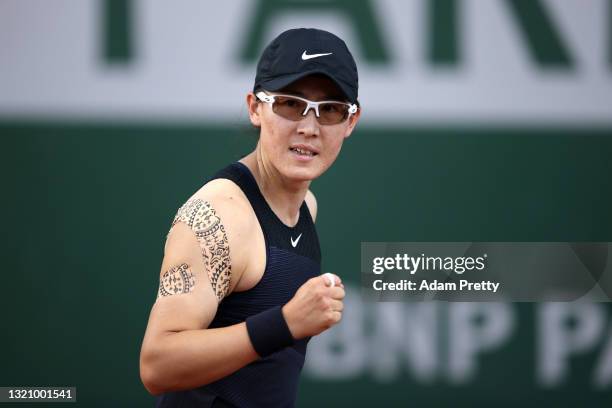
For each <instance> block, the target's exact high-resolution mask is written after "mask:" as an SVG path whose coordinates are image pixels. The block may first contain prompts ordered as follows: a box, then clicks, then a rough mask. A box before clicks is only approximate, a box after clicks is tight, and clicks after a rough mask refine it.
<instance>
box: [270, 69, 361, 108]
mask: <svg viewBox="0 0 612 408" xmlns="http://www.w3.org/2000/svg"><path fill="white" fill-rule="evenodd" d="M314 74H321V75H325V76H326V77H328V78H329V79H331V80H332V81H333V82H334V83H335V84H336V85H337V86H338V88H339V89H340V91H342V93H343V94H344V96H345V97H346V99H347V100H349V101H350V102H355V101H356V99H357V98H356V95H354V92H353V91H352V89H351V87H349V86H347V85H345V84H343V83H342V82H341V81H339V80H337V79H336V78H334V77H333V76H331V75H330V74H329V73H327V72H325V71H324V70H319V69H315V70H311V71H304V72H299V73H297V74H289V75H285V76H280V77H277V78H274V79H271V80H269V81H261V82H260V83H259V86H260V87H261V88H263V89H265V90H267V91H273V92H276V91H279V90H281V89H283V88H284V87H286V86H288V85H290V84H292V83H293V82H295V81H297V80H298V79H302V78H304V77H307V76H308V75H314Z"/></svg>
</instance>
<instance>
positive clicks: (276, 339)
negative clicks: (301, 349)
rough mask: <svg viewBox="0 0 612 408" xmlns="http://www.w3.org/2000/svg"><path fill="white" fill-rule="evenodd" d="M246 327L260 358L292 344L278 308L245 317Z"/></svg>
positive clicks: (290, 336)
mask: <svg viewBox="0 0 612 408" xmlns="http://www.w3.org/2000/svg"><path fill="white" fill-rule="evenodd" d="M246 327H247V331H248V333H249V337H250V338H251V343H253V348H254V349H255V351H256V352H257V354H259V355H260V356H261V357H266V356H269V355H270V354H272V353H274V352H276V351H278V350H280V349H283V348H285V347H287V346H290V345H292V344H293V343H294V339H293V336H292V335H291V331H289V326H287V322H286V321H285V317H284V316H283V311H282V310H281V307H280V306H275V307H273V308H270V309H268V310H265V311H263V312H261V313H258V314H256V315H253V316H249V317H247V319H246Z"/></svg>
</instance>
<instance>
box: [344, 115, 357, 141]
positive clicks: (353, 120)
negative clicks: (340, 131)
mask: <svg viewBox="0 0 612 408" xmlns="http://www.w3.org/2000/svg"><path fill="white" fill-rule="evenodd" d="M360 117H361V108H359V109H357V112H355V113H353V114H352V115H351V116H350V117H349V119H348V121H349V123H348V127H347V128H346V132H345V133H344V138H345V139H346V138H347V137H349V136H350V135H351V133H353V129H355V125H357V121H359V118H360Z"/></svg>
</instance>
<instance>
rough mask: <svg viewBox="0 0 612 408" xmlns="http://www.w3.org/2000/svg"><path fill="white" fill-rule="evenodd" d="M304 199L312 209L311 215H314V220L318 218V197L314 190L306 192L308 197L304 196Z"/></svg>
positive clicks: (310, 209) (309, 208)
mask: <svg viewBox="0 0 612 408" xmlns="http://www.w3.org/2000/svg"><path fill="white" fill-rule="evenodd" d="M304 201H306V205H307V206H308V210H309V211H310V216H311V217H312V221H313V222H314V221H315V220H316V218H317V199H316V197H315V195H314V194H313V193H312V191H310V190H308V191H307V192H306V197H304Z"/></svg>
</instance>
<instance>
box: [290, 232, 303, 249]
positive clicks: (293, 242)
mask: <svg viewBox="0 0 612 408" xmlns="http://www.w3.org/2000/svg"><path fill="white" fill-rule="evenodd" d="M289 238H291V246H292V247H294V248H295V247H296V246H297V244H298V242H300V238H302V234H300V235H298V237H297V238H296V239H295V241H294V240H293V237H289Z"/></svg>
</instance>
